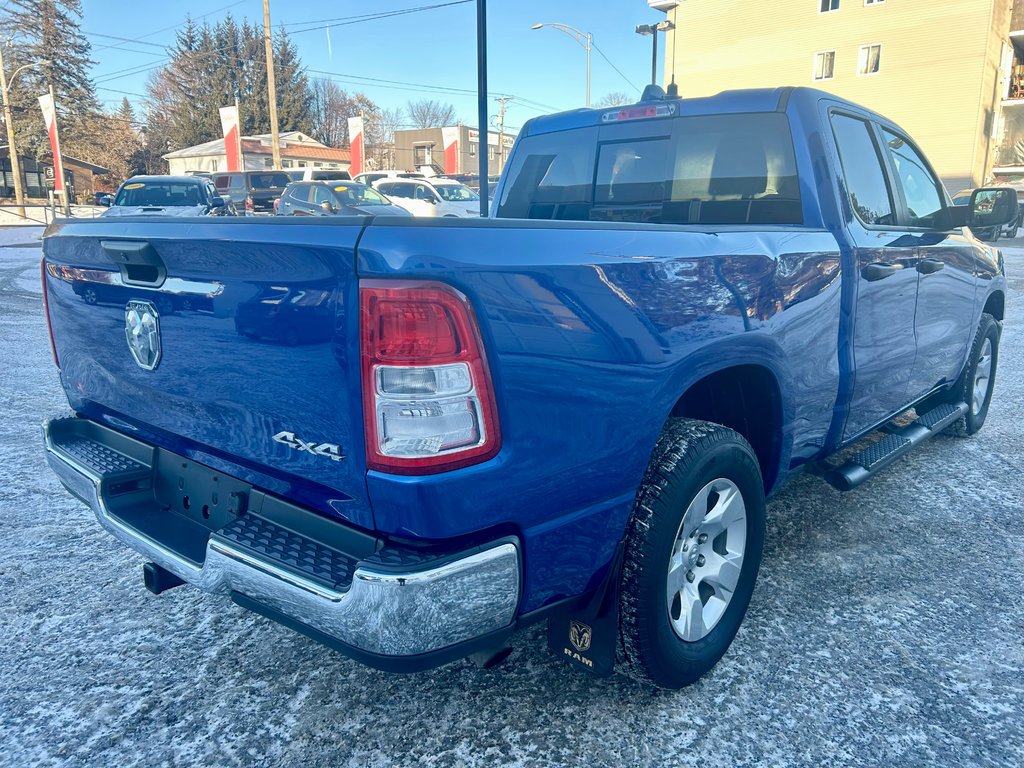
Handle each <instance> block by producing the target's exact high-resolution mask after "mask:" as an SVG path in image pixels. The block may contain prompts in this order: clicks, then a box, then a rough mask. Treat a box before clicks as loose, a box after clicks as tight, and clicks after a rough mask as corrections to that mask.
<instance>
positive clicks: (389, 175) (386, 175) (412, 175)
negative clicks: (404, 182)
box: [352, 171, 426, 184]
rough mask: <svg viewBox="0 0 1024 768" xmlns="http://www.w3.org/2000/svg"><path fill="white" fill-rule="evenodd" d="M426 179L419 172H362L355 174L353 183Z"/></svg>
mask: <svg viewBox="0 0 1024 768" xmlns="http://www.w3.org/2000/svg"><path fill="white" fill-rule="evenodd" d="M423 178H426V176H424V174H422V173H420V172H419V171H363V172H362V173H359V174H356V176H355V178H353V179H352V180H353V181H358V182H359V183H360V184H373V182H375V181H378V180H380V179H423Z"/></svg>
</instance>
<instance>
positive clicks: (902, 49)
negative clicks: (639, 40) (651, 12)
mask: <svg viewBox="0 0 1024 768" xmlns="http://www.w3.org/2000/svg"><path fill="white" fill-rule="evenodd" d="M1014 4H1016V5H1017V8H1016V9H1014V8H1013V7H1012V6H1013V5H1014ZM669 18H670V19H671V20H672V21H674V23H675V29H674V30H672V31H670V32H669V33H668V37H667V40H666V45H665V48H666V66H665V80H666V83H667V82H669V81H670V80H671V79H672V77H673V76H674V77H675V81H676V83H677V84H678V85H679V89H680V93H681V95H683V96H707V95H711V94H715V93H718V92H719V91H722V90H726V89H731V88H755V87H765V86H777V85H809V86H813V87H818V88H821V89H822V90H826V91H830V92H832V93H836V94H838V95H840V96H842V97H844V98H847V99H850V100H852V101H855V102H858V103H860V104H863V105H864V106H866V107H868V108H870V109H874V110H875V111H877V112H880V113H881V114H883V115H885V116H886V117H889V118H890V119H892V120H894V121H896V122H897V123H899V124H900V125H902V126H903V128H905V129H906V130H907V131H909V132H910V134H911V135H912V136H913V137H914V138H915V139H916V140H917V141H918V142H919V143H920V145H921V147H922V149H923V150H924V151H925V152H926V153H927V155H928V157H929V159H930V160H931V161H932V163H933V164H934V165H935V167H936V170H937V171H938V173H939V174H940V175H941V176H942V177H943V180H944V181H945V183H946V186H947V188H948V189H949V191H950V192H951V193H955V192H957V191H958V190H960V189H962V188H964V187H969V186H976V185H979V184H981V183H983V182H984V181H985V180H986V179H987V178H989V177H990V176H991V175H992V173H993V172H996V173H1002V174H1008V173H1010V172H1011V171H1013V170H1014V169H1015V168H1016V169H1017V170H1018V171H1019V172H1020V173H1024V98H1021V99H1017V98H1011V97H1018V96H1020V97H1024V68H1022V62H1024V0H1016V3H1014V2H1013V0H774V1H773V0H742V1H741V2H723V0H682V2H681V3H680V4H679V5H678V6H677V7H676V8H675V9H674V10H672V11H670V12H669ZM1015 46H1020V49H1019V51H1018V49H1017V48H1016V47H1015ZM1015 101H1018V102H1019V103H1018V104H1014V102H1015ZM1018 110H1019V112H1020V115H1019V118H1018V115H1017V111H1018ZM1018 137H1019V139H1020V140H1019V142H1018ZM1018 143H1019V151H1018V149H1017V145H1018Z"/></svg>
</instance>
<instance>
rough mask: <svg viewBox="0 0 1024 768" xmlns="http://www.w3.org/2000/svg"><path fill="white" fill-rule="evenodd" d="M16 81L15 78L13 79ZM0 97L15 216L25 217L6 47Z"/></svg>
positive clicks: (0, 57) (1, 49)
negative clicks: (2, 101)
mask: <svg viewBox="0 0 1024 768" xmlns="http://www.w3.org/2000/svg"><path fill="white" fill-rule="evenodd" d="M11 79H12V80H13V79H14V78H13V77H12V78H11ZM0 97H2V98H3V100H4V124H5V125H6V126H7V154H8V156H9V157H10V158H11V173H13V174H14V202H15V204H16V205H17V206H18V208H15V209H14V215H15V216H19V215H20V216H21V217H23V218H24V216H25V207H24V206H25V190H24V189H22V187H21V164H20V163H19V162H18V150H17V149H16V148H15V146H14V110H13V109H11V95H10V93H8V91H7V75H6V73H5V71H4V47H3V45H0Z"/></svg>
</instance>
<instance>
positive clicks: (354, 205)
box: [275, 181, 411, 216]
mask: <svg viewBox="0 0 1024 768" xmlns="http://www.w3.org/2000/svg"><path fill="white" fill-rule="evenodd" d="M275 213H277V214H278V215H279V216H353V215H356V216H358V215H362V214H369V215H371V216H409V215H411V214H410V213H409V212H408V211H406V210H405V209H404V208H400V207H399V206H397V205H394V204H393V203H392V202H391V201H390V200H388V199H387V198H386V197H384V195H382V194H380V192H377V191H376V190H374V189H373V188H372V187H368V186H366V185H365V184H357V183H356V182H354V181H346V182H343V183H340V184H339V183H338V182H337V181H293V182H292V183H291V184H289V185H288V187H287V188H286V189H285V191H284V194H282V195H281V199H280V200H279V201H278V204H277V207H276V209H275Z"/></svg>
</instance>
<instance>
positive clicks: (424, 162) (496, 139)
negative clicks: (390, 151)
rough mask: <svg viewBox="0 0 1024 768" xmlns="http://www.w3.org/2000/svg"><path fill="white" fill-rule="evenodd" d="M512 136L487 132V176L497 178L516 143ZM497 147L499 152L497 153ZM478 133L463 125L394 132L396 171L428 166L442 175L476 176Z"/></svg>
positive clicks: (478, 146)
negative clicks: (463, 174) (495, 176)
mask: <svg viewBox="0 0 1024 768" xmlns="http://www.w3.org/2000/svg"><path fill="white" fill-rule="evenodd" d="M515 138H516V137H515V136H514V135H513V134H511V133H506V134H503V135H502V134H499V133H498V132H497V131H488V132H487V172H488V174H489V175H495V174H499V173H501V171H502V168H503V167H504V166H505V161H506V160H507V159H508V153H509V151H510V150H511V149H512V144H513V143H514V142H515ZM499 145H500V146H501V149H499ZM479 152H480V132H479V131H478V130H477V129H476V128H470V127H468V126H465V125H454V126H450V127H448V128H416V129H412V130H408V131H395V169H396V170H400V171H415V170H419V169H420V168H422V167H423V166H430V167H433V168H434V171H435V172H437V173H439V174H441V173H446V174H458V173H466V174H476V173H478V172H479V169H480V156H479V154H478V153H479Z"/></svg>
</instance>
